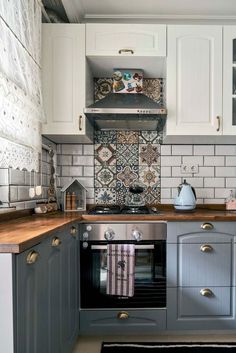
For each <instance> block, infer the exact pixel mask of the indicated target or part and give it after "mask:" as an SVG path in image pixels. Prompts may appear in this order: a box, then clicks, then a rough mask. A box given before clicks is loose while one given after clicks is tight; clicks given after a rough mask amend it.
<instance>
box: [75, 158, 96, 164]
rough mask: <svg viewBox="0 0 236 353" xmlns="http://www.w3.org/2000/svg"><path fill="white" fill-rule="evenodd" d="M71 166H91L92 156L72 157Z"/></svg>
mask: <svg viewBox="0 0 236 353" xmlns="http://www.w3.org/2000/svg"><path fill="white" fill-rule="evenodd" d="M73 165H81V166H82V165H85V166H93V165H94V158H93V156H73Z"/></svg>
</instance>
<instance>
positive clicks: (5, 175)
mask: <svg viewBox="0 0 236 353" xmlns="http://www.w3.org/2000/svg"><path fill="white" fill-rule="evenodd" d="M8 184H9V172H8V168H1V169H0V185H8Z"/></svg>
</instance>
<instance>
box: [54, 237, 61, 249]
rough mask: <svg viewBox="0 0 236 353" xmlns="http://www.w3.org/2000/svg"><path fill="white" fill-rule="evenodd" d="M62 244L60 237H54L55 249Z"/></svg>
mask: <svg viewBox="0 0 236 353" xmlns="http://www.w3.org/2000/svg"><path fill="white" fill-rule="evenodd" d="M60 244H61V239H59V238H58V237H54V238H53V239H52V246H53V247H57V246H59V245H60Z"/></svg>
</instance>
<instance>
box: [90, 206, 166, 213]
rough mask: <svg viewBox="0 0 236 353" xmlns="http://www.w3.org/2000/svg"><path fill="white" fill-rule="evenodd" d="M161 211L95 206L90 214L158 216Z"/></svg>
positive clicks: (146, 208)
mask: <svg viewBox="0 0 236 353" xmlns="http://www.w3.org/2000/svg"><path fill="white" fill-rule="evenodd" d="M157 213H159V211H158V210H157V209H156V207H152V208H151V207H148V206H134V207H133V206H124V207H120V206H116V205H111V206H107V205H106V206H95V207H94V208H92V209H91V210H89V212H88V214H91V215H112V214H157Z"/></svg>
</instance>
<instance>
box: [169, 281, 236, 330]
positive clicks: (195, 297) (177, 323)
mask: <svg viewBox="0 0 236 353" xmlns="http://www.w3.org/2000/svg"><path fill="white" fill-rule="evenodd" d="M203 288H204V287H197V288H196V287H195V288H168V290H167V329H168V330H195V329H196V330H211V329H212V330H215V329H219V330H230V329H235V327H236V320H235V307H234V303H233V298H234V296H235V287H232V288H229V287H223V288H220V287H210V288H209V289H210V290H211V291H212V292H213V293H214V296H212V297H206V296H202V295H201V294H200V290H201V289H203Z"/></svg>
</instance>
